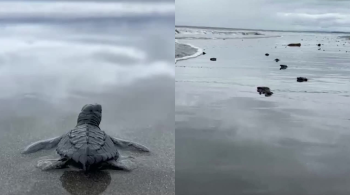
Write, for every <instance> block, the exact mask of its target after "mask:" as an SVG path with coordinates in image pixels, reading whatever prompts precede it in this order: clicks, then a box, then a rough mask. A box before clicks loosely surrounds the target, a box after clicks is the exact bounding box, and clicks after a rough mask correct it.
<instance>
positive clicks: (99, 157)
mask: <svg viewBox="0 0 350 195" xmlns="http://www.w3.org/2000/svg"><path fill="white" fill-rule="evenodd" d="M101 118H102V106H101V105H99V104H87V105H85V106H84V107H83V108H82V110H81V112H80V114H79V116H78V120H77V125H76V126H75V128H74V129H72V130H70V131H69V132H68V133H66V134H64V135H62V136H58V137H54V138H50V139H47V140H41V141H38V142H35V143H32V144H31V145H29V146H27V147H26V148H25V149H24V151H23V152H22V153H23V154H28V153H33V152H37V151H39V150H43V149H52V148H55V147H56V152H57V154H59V155H60V158H59V159H46V160H40V161H38V164H37V167H38V168H40V169H41V170H50V169H57V168H65V167H67V166H68V165H71V166H74V167H78V168H82V169H83V170H84V171H89V170H95V169H102V168H107V167H109V168H115V169H122V170H126V171H130V170H132V169H134V168H135V165H134V163H133V162H132V160H131V159H132V158H133V157H122V156H121V155H120V154H119V152H118V150H117V149H128V148H129V149H134V150H136V151H139V152H149V150H148V149H147V148H146V147H145V146H142V145H140V144H138V143H133V142H130V141H125V140H121V139H117V138H114V137H110V136H109V135H107V134H106V133H105V132H104V131H102V130H101V129H100V127H99V125H100V122H101Z"/></svg>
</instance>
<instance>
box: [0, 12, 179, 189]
mask: <svg viewBox="0 0 350 195" xmlns="http://www.w3.org/2000/svg"><path fill="white" fill-rule="evenodd" d="M169 21H172V22H174V16H173V15H172V16H169V17H168V18H166V17H165V18H162V19H159V20H158V19H149V18H144V19H143V20H139V21H138V22H137V23H128V21H124V22H121V23H123V25H121V24H120V20H115V21H98V22H97V23H94V22H93V21H90V20H88V21H85V22H81V21H80V22H78V23H74V22H73V23H68V24H65V23H64V22H63V23H62V24H58V23H57V24H55V25H49V24H43V23H37V24H7V25H6V27H2V29H1V32H0V34H1V37H2V38H0V44H1V45H2V48H3V49H2V51H1V52H0V62H1V64H0V82H1V85H0V89H1V91H2V93H1V95H0V110H1V112H0V138H1V141H0V159H1V161H0V194H1V195H32V194H38V195H39V194H40V195H68V194H74V195H77V194H84V195H97V194H101V195H114V194H120V195H134V194H149V195H157V194H158V195H166V194H170V195H173V194H175V165H174V163H175V135H174V133H175V132H174V112H175V111H174V65H173V53H174V45H173V41H172V40H169V41H167V40H166V39H167V37H169V36H170V35H171V33H173V24H172V22H169ZM129 22H130V21H129ZM121 26H122V27H121ZM141 29H142V34H140V32H141ZM155 34H156V36H155ZM88 103H100V104H101V105H102V110H103V111H102V122H101V126H100V127H101V129H103V130H104V131H105V132H106V133H107V134H109V135H111V136H115V137H119V138H122V139H127V140H132V141H135V142H138V143H141V144H143V145H145V146H147V147H148V148H149V149H150V150H151V153H150V154H146V155H143V154H137V153H128V152H126V151H121V153H122V154H124V155H132V156H134V157H135V158H136V162H137V164H138V168H137V169H135V170H133V171H132V172H130V173H129V172H123V171H115V170H106V171H103V172H99V173H93V174H91V175H89V177H84V176H83V175H82V174H81V173H76V174H74V173H72V172H71V170H70V169H63V170H53V171H49V172H42V171H40V170H39V169H37V168H35V165H36V163H37V161H38V160H39V159H41V158H43V157H52V156H54V154H55V151H54V150H50V151H41V152H38V153H33V154H29V155H22V154H21V153H20V152H21V151H22V150H23V149H24V147H25V146H27V145H29V144H30V143H32V142H34V141H38V140H42V139H46V138H50V137H54V136H59V135H62V134H64V133H67V131H69V130H71V129H72V128H74V126H75V125H76V120H77V117H78V114H79V111H80V110H81V108H82V106H83V105H85V104H88Z"/></svg>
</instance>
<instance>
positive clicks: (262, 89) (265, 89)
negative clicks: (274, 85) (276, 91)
mask: <svg viewBox="0 0 350 195" xmlns="http://www.w3.org/2000/svg"><path fill="white" fill-rule="evenodd" d="M257 92H258V93H259V94H260V95H261V94H265V97H269V96H271V95H272V94H273V92H271V91H270V88H268V87H257Z"/></svg>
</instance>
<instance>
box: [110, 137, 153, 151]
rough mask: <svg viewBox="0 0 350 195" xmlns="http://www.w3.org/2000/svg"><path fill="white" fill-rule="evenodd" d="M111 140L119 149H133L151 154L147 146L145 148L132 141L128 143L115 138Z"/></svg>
mask: <svg viewBox="0 0 350 195" xmlns="http://www.w3.org/2000/svg"><path fill="white" fill-rule="evenodd" d="M111 139H112V140H113V142H114V144H115V145H116V146H117V147H120V148H122V149H128V148H132V149H134V150H137V151H139V152H150V150H149V149H148V148H147V147H146V146H143V145H141V144H138V143H135V142H131V141H126V140H121V139H118V138H115V137H111Z"/></svg>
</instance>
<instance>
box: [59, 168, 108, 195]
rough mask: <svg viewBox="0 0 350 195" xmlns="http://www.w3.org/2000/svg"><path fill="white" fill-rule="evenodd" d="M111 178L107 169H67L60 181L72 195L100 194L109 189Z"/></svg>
mask: <svg viewBox="0 0 350 195" xmlns="http://www.w3.org/2000/svg"><path fill="white" fill-rule="evenodd" d="M111 179H112V178H111V175H110V174H109V173H108V172H106V171H96V172H88V173H85V172H83V171H65V172H64V173H63V175H62V176H61V178H60V181H61V183H62V187H63V188H64V189H65V190H67V192H69V193H70V194H72V195H99V194H102V193H103V192H104V191H105V190H106V189H107V187H108V186H109V184H110V183H111Z"/></svg>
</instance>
